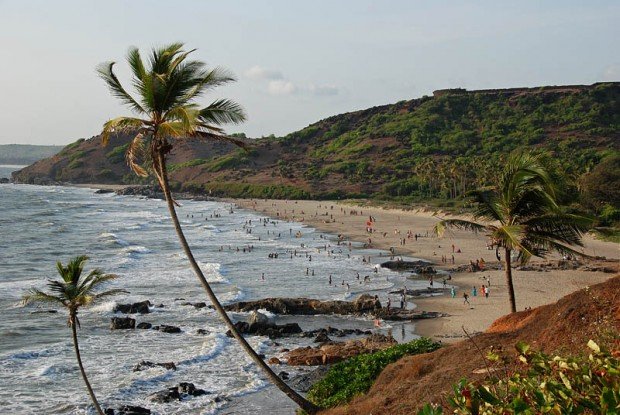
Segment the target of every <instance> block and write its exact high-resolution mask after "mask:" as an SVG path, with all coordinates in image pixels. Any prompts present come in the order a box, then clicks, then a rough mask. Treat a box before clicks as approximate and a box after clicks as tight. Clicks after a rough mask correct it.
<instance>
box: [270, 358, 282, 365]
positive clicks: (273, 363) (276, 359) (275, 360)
mask: <svg viewBox="0 0 620 415" xmlns="http://www.w3.org/2000/svg"><path fill="white" fill-rule="evenodd" d="M267 363H268V364H270V365H281V364H282V362H281V361H280V359H278V358H277V357H272V358H271V359H269V361H268V362H267Z"/></svg>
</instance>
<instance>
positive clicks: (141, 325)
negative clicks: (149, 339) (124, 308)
mask: <svg viewBox="0 0 620 415" xmlns="http://www.w3.org/2000/svg"><path fill="white" fill-rule="evenodd" d="M151 327H153V325H152V324H151V323H146V322H142V323H138V325H137V326H136V328H137V329H142V330H148V329H150V328H151Z"/></svg>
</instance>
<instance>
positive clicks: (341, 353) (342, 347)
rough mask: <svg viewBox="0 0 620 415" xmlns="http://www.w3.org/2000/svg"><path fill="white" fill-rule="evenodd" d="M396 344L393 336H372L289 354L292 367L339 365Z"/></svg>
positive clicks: (302, 349)
mask: <svg viewBox="0 0 620 415" xmlns="http://www.w3.org/2000/svg"><path fill="white" fill-rule="evenodd" d="M395 344H396V340H394V338H393V337H392V336H385V335H382V334H371V335H370V336H368V337H366V338H365V339H362V340H349V341H346V342H331V343H326V344H322V345H320V346H318V347H310V346H308V347H300V348H298V349H294V350H291V351H290V352H288V353H287V355H286V357H287V358H288V364H289V365H291V366H316V365H326V364H332V363H337V362H340V361H342V360H346V359H349V358H351V357H353V356H357V355H359V354H363V353H374V352H376V351H379V350H383V349H387V348H388V347H391V346H393V345H395Z"/></svg>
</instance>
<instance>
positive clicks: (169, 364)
mask: <svg viewBox="0 0 620 415" xmlns="http://www.w3.org/2000/svg"><path fill="white" fill-rule="evenodd" d="M157 366H160V367H163V368H164V369H166V370H177V366H176V365H175V364H174V362H165V363H153V362H150V361H148V360H143V361H141V362H140V363H138V364H137V365H135V366H134V368H133V371H134V372H140V371H142V370H145V369H150V368H152V367H157Z"/></svg>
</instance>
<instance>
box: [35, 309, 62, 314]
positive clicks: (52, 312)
mask: <svg viewBox="0 0 620 415" xmlns="http://www.w3.org/2000/svg"><path fill="white" fill-rule="evenodd" d="M56 313H58V310H34V311H31V312H30V314H56Z"/></svg>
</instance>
